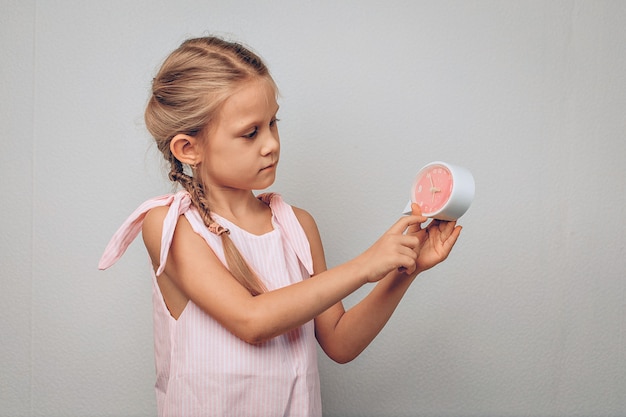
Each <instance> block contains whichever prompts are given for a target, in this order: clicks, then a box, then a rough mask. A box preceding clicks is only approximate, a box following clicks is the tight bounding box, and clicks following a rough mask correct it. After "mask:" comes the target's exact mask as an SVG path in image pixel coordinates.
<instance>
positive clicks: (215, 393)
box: [99, 191, 322, 417]
mask: <svg viewBox="0 0 626 417" xmlns="http://www.w3.org/2000/svg"><path fill="white" fill-rule="evenodd" d="M259 198H261V199H262V200H263V201H264V202H266V203H267V204H269V206H270V208H271V209H272V224H273V230H272V231H271V232H269V233H266V234H264V235H261V236H257V235H253V234H250V233H248V232H246V231H245V230H242V229H241V228H239V227H237V225H235V224H233V223H231V222H229V221H228V220H226V219H224V218H221V217H219V216H217V215H214V219H215V220H216V221H217V222H218V223H219V224H221V225H222V226H224V227H226V228H228V229H230V236H231V238H232V240H233V242H234V243H235V245H236V246H237V248H238V249H239V251H240V252H241V253H242V255H243V256H244V257H245V259H246V260H247V261H248V263H249V264H250V266H251V267H252V268H253V269H254V270H255V271H256V272H257V274H258V275H259V277H260V278H261V279H262V280H263V282H264V284H265V285H266V287H267V288H268V290H270V291H271V290H273V289H276V288H280V287H284V286H286V285H289V284H292V283H295V282H298V281H301V280H303V279H306V278H308V277H309V276H310V275H311V274H312V259H311V252H310V248H309V243H308V240H307V237H306V235H305V233H304V230H303V229H302V227H301V226H300V223H299V222H298V220H297V218H296V216H295V214H294V212H293V210H292V208H291V206H289V205H287V204H286V203H285V202H284V201H283V200H282V198H281V197H280V195H278V194H265V195H262V196H260V197H259ZM157 206H169V207H170V208H169V211H168V213H167V215H166V218H165V221H164V224H163V234H162V242H161V254H160V265H159V268H158V270H157V272H156V273H153V274H152V283H153V307H154V352H155V363H156V373H157V375H156V384H155V389H156V396H157V407H158V415H159V416H189V417H200V416H229V417H235V416H250V417H262V416H267V417H277V416H321V415H322V411H321V399H320V383H319V374H318V368H317V344H316V341H315V334H314V325H313V321H310V322H309V323H307V324H305V325H304V326H302V327H300V328H298V329H295V330H293V331H291V332H288V333H286V334H283V335H281V336H278V337H276V338H274V339H272V340H270V341H268V342H265V343H263V344H260V345H250V344H248V343H246V342H244V341H242V340H241V339H239V338H237V337H236V336H234V335H233V334H232V333H230V332H229V331H228V330H226V329H224V328H223V327H222V326H221V325H220V324H219V323H218V322H217V321H215V320H214V319H213V318H212V317H211V316H209V315H208V314H206V313H205V312H204V311H202V310H201V309H200V308H198V307H197V306H196V305H195V304H194V303H193V302H192V301H189V302H188V304H187V306H186V307H185V310H184V311H183V313H182V314H181V315H180V317H179V318H178V320H175V319H174V318H172V316H171V315H170V313H169V311H168V310H167V307H166V305H165V302H164V301H163V296H162V295H161V292H160V289H159V286H158V284H157V281H156V276H157V275H158V274H160V273H161V272H162V271H163V268H164V265H165V262H166V260H167V254H168V251H169V248H170V245H171V241H172V236H173V233H174V228H175V226H176V222H177V220H178V218H179V216H180V215H184V216H185V217H186V218H187V219H188V220H189V222H190V224H191V226H192V228H193V229H194V231H195V232H196V233H198V234H199V235H200V236H202V237H203V238H204V239H205V241H206V242H207V244H208V245H209V246H210V247H211V249H213V251H214V252H215V254H216V255H217V256H218V258H219V259H220V260H221V261H222V262H223V263H224V265H226V260H225V258H224V253H223V248H222V245H221V238H220V237H218V236H217V235H215V234H213V233H211V232H209V231H208V229H207V228H206V226H205V225H204V223H203V222H202V219H201V218H200V215H199V213H198V211H197V210H196V209H195V207H193V206H192V205H191V199H190V197H189V194H188V193H187V192H185V191H181V192H178V193H176V194H168V195H165V196H162V197H157V198H154V199H151V200H148V201H146V202H145V203H144V204H142V205H141V206H140V207H139V208H138V209H137V210H136V211H135V212H134V213H133V214H132V215H131V216H130V217H129V218H128V219H127V220H126V222H124V224H123V225H122V226H121V227H120V229H119V230H118V231H117V233H116V234H115V235H114V236H113V238H112V239H111V242H110V243H109V245H108V246H107V248H106V250H105V252H104V254H103V256H102V259H101V260H100V264H99V268H100V269H106V268H108V267H109V266H111V265H112V264H113V263H114V262H115V261H117V259H119V258H120V257H121V256H122V254H123V253H124V251H125V250H126V248H127V247H128V245H129V244H130V243H131V242H132V241H133V240H134V238H135V237H136V236H137V235H138V233H139V232H140V230H141V226H142V222H143V219H144V217H145V214H146V213H147V212H148V211H149V210H150V209H151V208H153V207H157Z"/></svg>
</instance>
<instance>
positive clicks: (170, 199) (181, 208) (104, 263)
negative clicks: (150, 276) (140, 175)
mask: <svg viewBox="0 0 626 417" xmlns="http://www.w3.org/2000/svg"><path fill="white" fill-rule="evenodd" d="M161 206H170V208H169V210H168V212H167V215H166V216H165V220H164V221H163V233H162V234H161V253H160V257H159V269H158V270H157V272H156V275H160V274H161V273H162V272H163V269H164V268H165V261H166V260H167V254H168V251H169V247H170V244H171V243H172V238H173V236H174V229H175V228H176V223H177V221H178V217H179V216H180V215H182V214H184V213H185V212H186V211H187V210H189V207H190V206H191V197H190V196H189V193H187V192H186V191H179V192H177V193H176V194H167V195H163V196H160V197H155V198H152V199H150V200H148V201H146V202H145V203H143V204H142V205H140V206H139V207H138V208H137V209H136V210H135V211H134V212H133V213H132V214H131V215H130V217H128V219H126V221H125V222H124V223H123V224H122V226H120V228H119V229H118V230H117V232H115V234H114V235H113V237H112V238H111V241H110V242H109V244H108V245H107V247H106V249H105V250H104V253H103V254H102V257H101V258H100V262H99V263H98V269H107V268H109V267H111V266H112V265H113V264H114V263H115V262H117V260H118V259H120V258H121V257H122V255H123V254H124V252H126V249H128V246H129V245H130V244H131V243H132V242H133V240H135V238H136V237H137V235H138V234H139V231H140V230H141V227H142V225H143V221H144V219H145V217H146V213H148V211H150V210H151V209H153V208H155V207H161Z"/></svg>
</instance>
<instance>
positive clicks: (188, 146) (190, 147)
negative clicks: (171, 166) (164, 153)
mask: <svg viewBox="0 0 626 417" xmlns="http://www.w3.org/2000/svg"><path fill="white" fill-rule="evenodd" d="M170 151H171V152H172V155H174V156H175V157H176V159H178V160H179V161H180V162H182V163H183V164H187V165H197V164H198V163H200V162H201V161H200V159H201V155H202V154H201V152H200V144H199V142H198V139H197V138H196V137H194V136H189V135H185V134H182V133H179V134H178V135H176V136H174V137H173V138H172V140H171V141H170Z"/></svg>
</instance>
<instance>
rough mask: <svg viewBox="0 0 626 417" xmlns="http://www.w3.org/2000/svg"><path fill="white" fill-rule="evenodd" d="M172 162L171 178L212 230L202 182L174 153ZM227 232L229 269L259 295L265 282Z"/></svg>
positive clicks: (225, 253)
mask: <svg viewBox="0 0 626 417" xmlns="http://www.w3.org/2000/svg"><path fill="white" fill-rule="evenodd" d="M170 164H171V166H172V168H171V170H170V173H169V178H170V180H171V181H174V182H177V183H179V184H180V185H181V186H182V187H183V188H184V189H185V190H186V191H187V192H188V193H189V195H190V196H191V202H192V203H193V205H194V206H195V207H196V208H197V209H198V212H199V213H200V217H202V221H203V222H204V224H205V225H206V226H207V227H208V228H209V230H211V227H212V226H213V225H214V224H215V221H214V220H213V218H211V210H210V209H209V204H208V200H207V198H206V194H205V192H204V187H203V186H202V183H201V182H200V181H198V179H197V178H196V177H192V176H190V175H187V174H185V172H184V169H183V164H182V162H180V161H179V160H178V159H176V158H175V157H174V156H173V155H171V157H170ZM225 230H226V232H225V233H220V234H219V236H220V237H221V238H222V245H223V248H224V257H225V258H226V263H227V264H228V269H229V270H230V272H231V274H233V276H234V277H235V278H236V279H237V281H239V283H240V284H241V285H243V286H244V287H245V288H246V289H247V290H248V291H249V292H250V294H252V295H259V294H262V293H264V292H267V288H266V287H265V285H263V282H262V281H261V280H260V279H259V278H258V277H257V275H256V274H255V273H254V271H252V269H251V268H250V266H248V263H247V262H246V261H245V259H244V258H243V256H242V255H241V253H240V252H239V250H237V247H236V246H235V244H234V243H233V241H232V239H231V238H230V236H229V234H230V233H229V232H228V230H227V229H225Z"/></svg>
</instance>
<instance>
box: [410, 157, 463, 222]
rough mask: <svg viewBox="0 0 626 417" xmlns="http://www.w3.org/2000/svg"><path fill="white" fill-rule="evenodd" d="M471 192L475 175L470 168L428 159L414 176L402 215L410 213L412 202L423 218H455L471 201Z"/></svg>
mask: <svg viewBox="0 0 626 417" xmlns="http://www.w3.org/2000/svg"><path fill="white" fill-rule="evenodd" d="M474 191H475V184H474V177H473V176H472V173H471V172H470V171H469V170H467V169H466V168H463V167H460V166H458V165H452V164H449V163H447V162H440V161H436V162H431V163H429V164H427V165H426V166H424V167H423V168H422V169H420V170H419V172H418V173H417V175H416V176H415V180H414V181H413V187H412V188H411V200H410V201H409V203H408V204H407V206H406V207H405V209H404V214H411V203H416V204H418V205H419V206H420V207H421V209H422V215H423V216H425V217H430V218H433V219H438V220H449V221H453V220H457V219H458V218H459V217H461V216H462V215H463V214H465V212H466V211H467V209H468V208H469V207H470V205H471V204H472V201H473V200H474Z"/></svg>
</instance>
